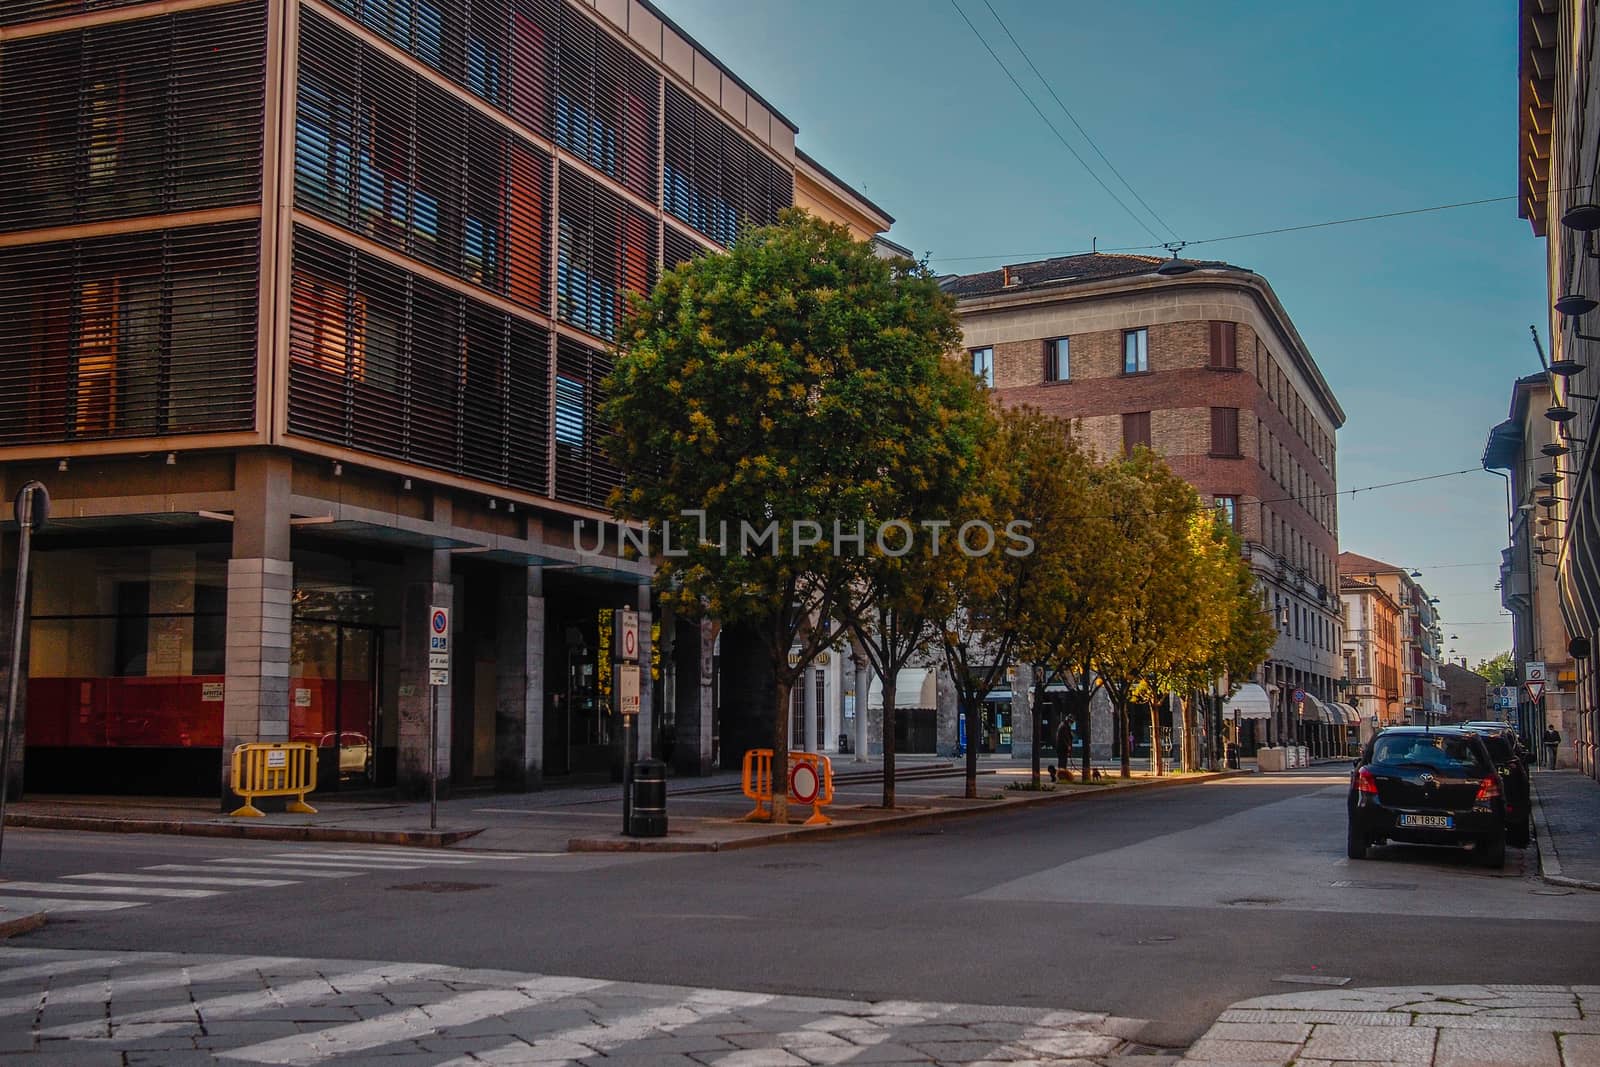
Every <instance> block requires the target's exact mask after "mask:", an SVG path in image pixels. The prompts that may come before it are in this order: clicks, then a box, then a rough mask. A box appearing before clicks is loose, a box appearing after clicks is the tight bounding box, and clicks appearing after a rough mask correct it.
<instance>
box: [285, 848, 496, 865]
mask: <svg viewBox="0 0 1600 1067" xmlns="http://www.w3.org/2000/svg"><path fill="white" fill-rule="evenodd" d="M274 855H275V856H277V857H279V858H282V859H300V860H305V861H307V862H319V861H323V860H327V861H330V862H337V863H343V862H345V861H347V860H348V861H350V862H352V863H368V864H373V865H381V866H385V867H387V866H390V865H392V864H405V863H414V864H420V865H424V866H434V867H465V866H468V865H470V864H471V863H472V861H471V860H463V859H455V858H451V859H442V858H439V857H435V856H375V855H372V854H371V853H368V852H311V853H305V852H277V853H274Z"/></svg>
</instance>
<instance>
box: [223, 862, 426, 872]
mask: <svg viewBox="0 0 1600 1067" xmlns="http://www.w3.org/2000/svg"><path fill="white" fill-rule="evenodd" d="M206 862H207V863H218V864H222V863H239V862H240V861H239V860H207V861H206ZM247 862H249V863H251V864H253V865H265V866H269V867H295V868H303V869H306V870H315V869H319V868H320V869H323V870H327V869H329V868H336V869H341V870H346V871H350V872H351V873H352V874H357V873H361V872H364V871H389V870H393V871H420V870H422V865H421V864H420V863H410V864H403V863H374V862H372V861H370V860H337V861H335V860H291V859H259V860H249V861H247Z"/></svg>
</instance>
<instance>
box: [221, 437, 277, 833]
mask: <svg viewBox="0 0 1600 1067" xmlns="http://www.w3.org/2000/svg"><path fill="white" fill-rule="evenodd" d="M289 480H290V464H289V457H288V456H286V455H277V454H272V453H267V452H240V453H238V455H237V456H236V458H235V460H234V505H233V514H234V520H233V555H232V557H231V558H230V559H229V560H228V620H227V646H226V652H225V655H224V668H223V669H224V671H225V673H226V679H225V683H224V690H223V705H222V786H221V798H222V810H224V811H228V810H231V809H232V808H234V807H237V806H238V804H239V801H238V800H237V799H236V798H235V797H234V795H233V791H232V789H230V788H229V784H230V781H231V772H232V755H233V749H234V746H236V745H240V744H243V743H245V742H249V741H287V740H288V739H289V660H290V648H291V632H292V625H293V624H292V617H293V608H292V606H291V597H292V594H293V590H294V566H293V564H291V563H290V562H289Z"/></svg>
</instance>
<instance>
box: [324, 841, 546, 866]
mask: <svg viewBox="0 0 1600 1067" xmlns="http://www.w3.org/2000/svg"><path fill="white" fill-rule="evenodd" d="M295 854H296V855H304V856H312V857H315V856H319V855H336V856H381V857H390V856H398V857H406V856H413V857H417V858H419V859H421V858H426V857H429V856H436V857H438V858H439V859H447V860H460V861H461V862H464V863H473V862H476V861H478V860H491V859H492V860H518V859H521V858H522V857H524V856H526V855H529V853H527V852H473V851H471V850H465V851H464V850H462V849H443V848H410V847H408V846H406V845H374V846H371V847H363V848H339V849H333V850H331V851H328V852H324V851H323V850H321V849H317V850H308V851H306V852H300V853H295ZM563 855H564V853H563Z"/></svg>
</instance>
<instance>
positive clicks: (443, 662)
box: [428, 604, 450, 830]
mask: <svg viewBox="0 0 1600 1067" xmlns="http://www.w3.org/2000/svg"><path fill="white" fill-rule="evenodd" d="M449 684H450V609H449V608H441V607H439V606H438V605H437V604H435V605H434V606H433V607H431V608H429V609H428V829H430V830H437V829H438V828H439V690H440V689H441V688H443V687H445V686H447V685H449Z"/></svg>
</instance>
